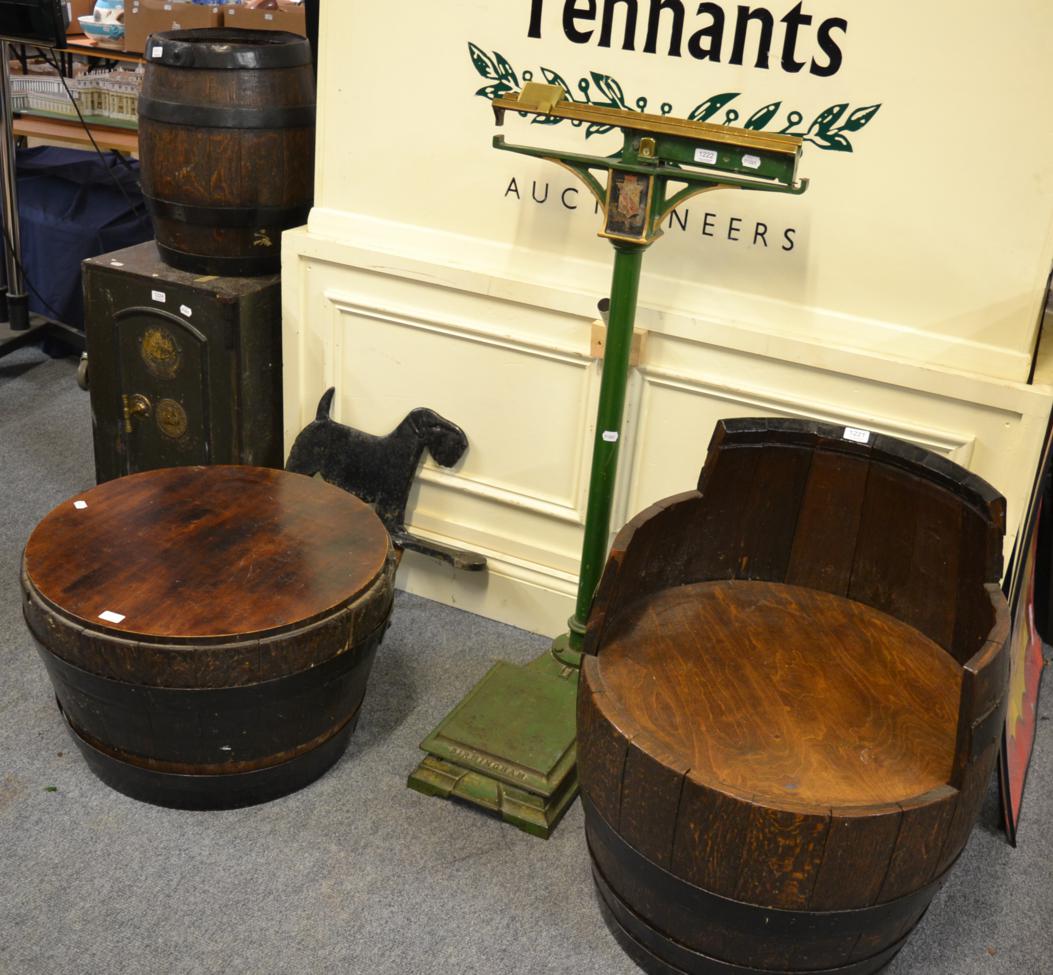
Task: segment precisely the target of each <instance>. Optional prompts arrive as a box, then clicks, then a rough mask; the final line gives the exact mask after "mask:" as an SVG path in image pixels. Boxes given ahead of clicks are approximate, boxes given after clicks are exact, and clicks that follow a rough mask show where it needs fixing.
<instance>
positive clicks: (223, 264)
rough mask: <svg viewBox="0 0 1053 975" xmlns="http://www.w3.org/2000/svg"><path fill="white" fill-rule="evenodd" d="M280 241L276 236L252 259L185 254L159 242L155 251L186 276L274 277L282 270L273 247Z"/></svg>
mask: <svg viewBox="0 0 1053 975" xmlns="http://www.w3.org/2000/svg"><path fill="white" fill-rule="evenodd" d="M280 241H281V238H280V237H277V238H274V239H273V240H272V241H271V242H270V244H269V245H267V246H266V248H265V250H264V253H262V254H259V255H254V256H252V257H215V256H213V255H210V254H190V253H188V252H187V251H181V250H177V249H176V248H174V247H168V246H167V245H166V244H162V243H161V242H160V241H158V242H157V251H158V253H159V254H160V255H161V260H163V261H164V262H165V264H167V265H169V266H170V267H174V268H177V269H178V270H180V271H187V272H189V273H190V274H218V275H221V276H222V277H229V278H240V277H252V276H254V275H257V274H277V273H278V272H279V271H280V270H281V268H282V261H281V254H280V251H279V249H278V246H277V244H278V243H279V242H280ZM261 249H262V247H261Z"/></svg>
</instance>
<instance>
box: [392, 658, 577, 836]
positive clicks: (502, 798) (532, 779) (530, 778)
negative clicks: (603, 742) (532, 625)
mask: <svg viewBox="0 0 1053 975" xmlns="http://www.w3.org/2000/svg"><path fill="white" fill-rule="evenodd" d="M577 692H578V669H577V668H576V667H572V666H568V665H567V664H565V663H563V662H562V661H561V660H559V659H557V658H556V657H555V656H554V655H553V654H552V652H551V651H546V652H545V653H544V654H543V655H542V656H540V657H538V658H537V659H536V660H533V661H531V662H530V663H529V664H527V665H525V666H520V665H518V664H511V663H508V662H506V661H499V662H498V663H496V664H494V666H493V667H491V668H490V670H489V672H488V673H487V674H486V676H485V677H484V678H483V679H482V680H481V681H480V682H479V683H478V684H476V686H475V688H474V689H473V690H472V691H471V693H470V694H469V695H468V696H467V697H466V698H465V699H464V700H463V701H462V702H461V703H460V704H459V705H458V706H457V707H456V708H455V709H454V710H453V711H451V712H450V714H449V715H447V717H446V719H445V720H444V721H443V722H442V724H440V725H439V727H438V728H436V729H435V731H433V732H432V733H431V734H430V735H429V736H428V737H427V738H425V739H424V741H423V742H421V746H420V747H421V748H422V749H423V750H424V751H425V752H427V753H428V757H427V758H425V759H424V761H423V762H421V763H420V765H418V766H417V768H416V770H415V771H414V772H413V773H412V774H411V775H410V777H409V782H408V785H409V787H410V788H411V789H416V790H417V791H418V792H423V793H424V794H425V795H430V796H441V797H442V798H449V797H450V796H453V797H455V798H458V799H464V800H466V801H468V802H471V803H474V804H475V805H478V806H482V807H483V808H485V809H489V810H492V811H494V812H497V813H500V814H501V817H502V818H503V819H504V820H505V822H508V823H512V824H513V825H515V826H518V827H519V828H520V829H522V830H525V831H526V832H528V833H532V834H534V835H535V836H541V837H543V838H546V839H547V838H548V836H549V834H550V833H551V832H552V830H553V829H554V828H555V826H556V824H557V823H558V822H559V819H560V817H561V816H562V815H563V813H564V812H566V810H567V807H568V806H569V805H570V804H571V802H573V800H574V797H575V796H576V795H577V794H578V771H577V742H576V728H575V706H576V701H577Z"/></svg>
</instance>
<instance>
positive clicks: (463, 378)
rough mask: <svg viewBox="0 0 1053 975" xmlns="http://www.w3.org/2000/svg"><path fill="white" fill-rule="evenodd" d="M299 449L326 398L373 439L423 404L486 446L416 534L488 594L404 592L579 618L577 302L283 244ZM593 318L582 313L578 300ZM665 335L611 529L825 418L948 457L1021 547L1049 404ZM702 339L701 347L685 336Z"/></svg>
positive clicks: (949, 375)
mask: <svg viewBox="0 0 1053 975" xmlns="http://www.w3.org/2000/svg"><path fill="white" fill-rule="evenodd" d="M285 255H286V257H285V259H286V274H285V299H284V300H285V320H286V328H285V336H286V345H285V377H286V430H287V443H291V437H292V436H293V435H294V434H295V432H296V431H298V430H299V429H300V428H301V427H302V426H303V425H304V424H305V423H306V422H307V421H309V420H310V419H311V417H312V416H313V412H314V407H315V403H316V402H317V398H318V396H319V394H320V393H321V391H322V389H324V388H325V385H327V384H335V385H336V386H337V388H338V394H339V395H338V398H337V402H336V409H335V415H336V417H337V418H338V419H340V420H342V421H343V422H347V423H351V424H353V425H355V426H358V427H360V428H361V429H365V430H368V431H369V432H372V433H383V432H386V431H387V430H389V429H390V428H391V427H393V426H394V425H395V424H396V423H397V422H398V421H399V420H400V419H401V418H402V416H403V415H405V413H406V412H408V411H409V410H410V409H411V408H413V407H414V406H418V405H428V406H431V407H432V408H434V409H437V410H438V411H439V412H440V413H443V414H444V415H446V416H448V417H449V418H451V419H453V420H454V421H455V422H460V423H461V424H462V425H463V426H464V428H465V430H466V432H467V433H468V436H469V439H470V441H471V447H470V449H469V452H468V454H467V456H466V457H465V458H464V460H463V461H462V462H461V464H459V465H458V467H457V469H455V470H453V471H445V470H442V469H440V468H437V467H436V466H435V465H434V464H433V463H430V462H429V463H427V464H426V465H425V468H424V470H423V472H422V475H421V478H420V481H419V483H418V485H417V486H416V487H415V488H414V491H413V492H412V494H411V497H410V504H409V522H410V525H411V527H412V528H413V529H414V531H416V532H418V533H420V534H422V535H424V536H426V537H432V538H435V539H438V540H441V541H445V542H447V543H449V544H454V545H459V546H462V547H466V548H471V549H475V550H477V551H480V552H482V553H483V554H485V555H487V557H488V559H489V569H488V571H487V572H486V573H484V574H478V575H473V574H469V573H461V572H455V571H453V570H451V569H449V568H448V567H445V566H441V565H439V564H437V563H435V562H431V561H429V560H426V559H423V558H419V557H416V556H412V557H411V556H407V558H406V559H405V561H404V563H403V566H402V568H401V569H400V576H399V584H400V585H402V586H403V587H405V588H408V589H410V590H411V591H414V592H418V593H421V594H423V595H427V596H430V597H432V598H436V599H440V600H442V601H444V602H447V603H449V604H451V605H456V606H459V607H461V608H465V609H469V610H471V611H474V612H480V613H484V614H485V615H488V616H491V617H494V618H497V619H502V620H505V621H507V622H511V623H514V624H516V625H519V626H524V627H526V628H528V629H532V630H535V631H538V632H544V633H547V634H549V635H554V634H556V633H558V632H559V631H560V630H561V629H562V627H563V625H564V621H565V619H566V617H567V616H569V615H570V612H571V610H572V608H573V596H574V591H575V590H574V587H575V581H576V572H577V563H578V558H579V554H580V545H581V533H582V523H583V510H584V501H585V490H586V478H587V470H588V467H587V460H588V459H587V456H586V454H587V451H588V445H589V444H591V442H592V436H593V414H594V410H595V400H596V395H597V386H598V372H599V367H598V364H596V363H593V362H592V361H591V360H590V359H589V358H588V349H589V340H590V334H591V324H592V320H591V317H590V316H588V315H587V314H582V315H574V314H571V313H570V312H568V311H567V310H566V309H567V308H568V307H574V306H575V305H574V302H575V300H577V299H575V298H574V296H573V294H572V293H570V292H558V291H555V292H553V291H548V290H547V289H539V288H536V287H535V288H530V287H528V286H527V285H525V284H524V283H523V282H520V281H517V280H502V279H500V278H497V277H495V276H486V275H480V274H479V273H477V272H469V271H465V270H456V269H454V270H451V269H448V268H437V267H434V266H433V272H434V273H433V274H431V275H430V276H429V277H427V278H424V277H423V276H422V274H421V267H420V265H419V264H418V263H417V262H416V260H415V259H412V258H404V257H393V256H391V255H377V254H375V253H372V252H370V251H368V250H364V249H361V248H356V247H353V246H348V245H334V244H333V243H332V242H328V241H324V240H319V239H318V238H316V237H314V236H313V235H312V234H311V233H310V232H308V231H297V232H293V233H291V234H289V235H287V237H286V240H285ZM581 306H582V307H585V306H586V305H585V302H584V300H582V302H581ZM640 319H641V322H644V323H646V324H648V325H649V326H650V327H651V329H652V330H651V331H650V332H649V334H648V336H647V343H646V346H645V351H644V356H643V360H642V363H641V366H640V368H639V369H637V370H634V372H633V375H632V378H631V383H630V391H629V397H628V404H627V410H626V413H627V415H626V425H625V430H624V444H623V450H622V476H621V479H620V482H619V491H618V495H617V498H616V504H615V514H614V518H613V523H614V525H615V527H617V526H619V525H621V524H622V523H624V521H625V520H626V518H627V517H629V516H631V515H632V514H633V513H635V512H636V511H638V510H640V509H641V508H643V507H645V506H646V505H648V504H650V503H651V502H653V501H655V500H657V499H658V498H661V497H664V496H666V495H668V494H672V493H676V492H679V491H682V490H685V489H686V488H688V487H691V486H693V485H694V483H695V481H696V480H697V477H698V471H699V468H700V466H701V464H702V461H703V459H704V456H705V450H706V446H707V444H708V441H709V436H710V434H711V431H712V428H713V425H714V423H715V422H716V421H717V420H718V419H720V418H723V417H733V416H747V415H776V416H794V417H814V418H818V419H822V420H827V421H830V422H834V423H843V424H846V425H853V426H863V427H866V428H869V429H873V430H876V431H879V432H883V433H889V434H891V435H893V436H898V437H902V438H904V439H907V440H910V441H912V442H914V443H917V444H919V445H922V446H925V447H927V448H928V449H931V450H935V451H937V452H940V453H943V454H945V455H947V456H949V457H951V458H952V459H954V460H956V461H958V462H959V463H962V464H965V465H966V466H968V467H970V468H971V469H973V470H975V471H977V473H979V474H980V475H981V476H984V477H986V478H987V479H988V480H990V481H991V482H992V483H993V484H994V485H995V486H996V487H997V488H998V489H999V490H1001V491H1002V492H1003V493H1005V494H1006V497H1007V499H1008V502H1009V525H1010V537H1009V539H1008V542H1007V547H1008V546H1011V544H1012V540H1013V536H1014V533H1015V525H1016V524H1017V521H1018V520H1019V518H1020V517H1021V516H1022V513H1023V509H1024V505H1025V504H1026V501H1027V492H1028V490H1029V488H1030V484H1031V478H1032V472H1033V471H1034V468H1035V464H1036V463H1037V455H1038V450H1039V448H1040V445H1041V440H1042V435H1043V433H1044V431H1045V422H1046V418H1047V417H1048V412H1049V408H1050V403H1051V399H1053V391H1051V390H1050V388H1049V387H1047V386H1027V385H1025V384H1020V383H1011V382H1006V381H1003V380H994V379H989V378H985V377H978V376H975V375H967V374H962V373H956V372H953V371H950V370H946V369H941V368H937V367H932V366H928V367H922V366H917V365H913V364H908V363H903V362H901V361H899V360H894V359H887V358H882V357H878V356H874V355H868V354H864V353H860V352H858V351H855V350H845V349H837V348H823V347H819V346H816V345H815V344H814V343H810V342H802V341H795V340H792V339H788V338H780V339H774V338H772V337H771V336H758V335H757V334H756V333H755V332H753V331H751V330H749V329H742V328H736V327H735V326H733V325H721V326H714V325H709V326H703V325H700V323H699V320H698V319H696V318H689V317H682V316H675V315H672V314H670V313H666V312H663V313H656V312H654V311H653V310H648V309H645V310H644V312H643V314H641V316H640ZM692 332H694V333H696V337H695V338H685V337H684V336H685V335H690V334H691V333H692Z"/></svg>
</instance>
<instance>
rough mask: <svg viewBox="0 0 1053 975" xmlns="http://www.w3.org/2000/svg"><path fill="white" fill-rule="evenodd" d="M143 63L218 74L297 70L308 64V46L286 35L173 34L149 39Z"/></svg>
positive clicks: (218, 31)
mask: <svg viewBox="0 0 1053 975" xmlns="http://www.w3.org/2000/svg"><path fill="white" fill-rule="evenodd" d="M146 60H147V61H148V62H149V63H150V64H163V65H164V66H165V67H168V68H208V69H213V70H220V71H224V70H226V71H259V70H262V69H268V68H299V67H303V66H304V65H308V64H310V63H311V46H310V44H309V43H308V41H307V39H306V38H305V37H301V36H300V35H299V34H291V33H289V32H288V31H262V30H261V31H251V30H223V29H222V28H206V29H204V30H172V31H163V32H161V33H158V34H152V35H151V36H150V38H149V40H148V41H147V42H146Z"/></svg>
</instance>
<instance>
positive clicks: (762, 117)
mask: <svg viewBox="0 0 1053 975" xmlns="http://www.w3.org/2000/svg"><path fill="white" fill-rule="evenodd" d="M781 106H782V102H772V103H771V104H770V105H765V106H764V108H758V109H757V111H755V112H754V113H753V114H752V115H751V116H750V117H749V118H748V119H747V120H746V124H745V125H744V126H743V128H744V129H754V130H756V129H763V128H764V126H766V125H767V124H768V123H769V122H770V121H771V120H772V119H773V118H775V116H776V115H778V114H779V108H780V107H781Z"/></svg>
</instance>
